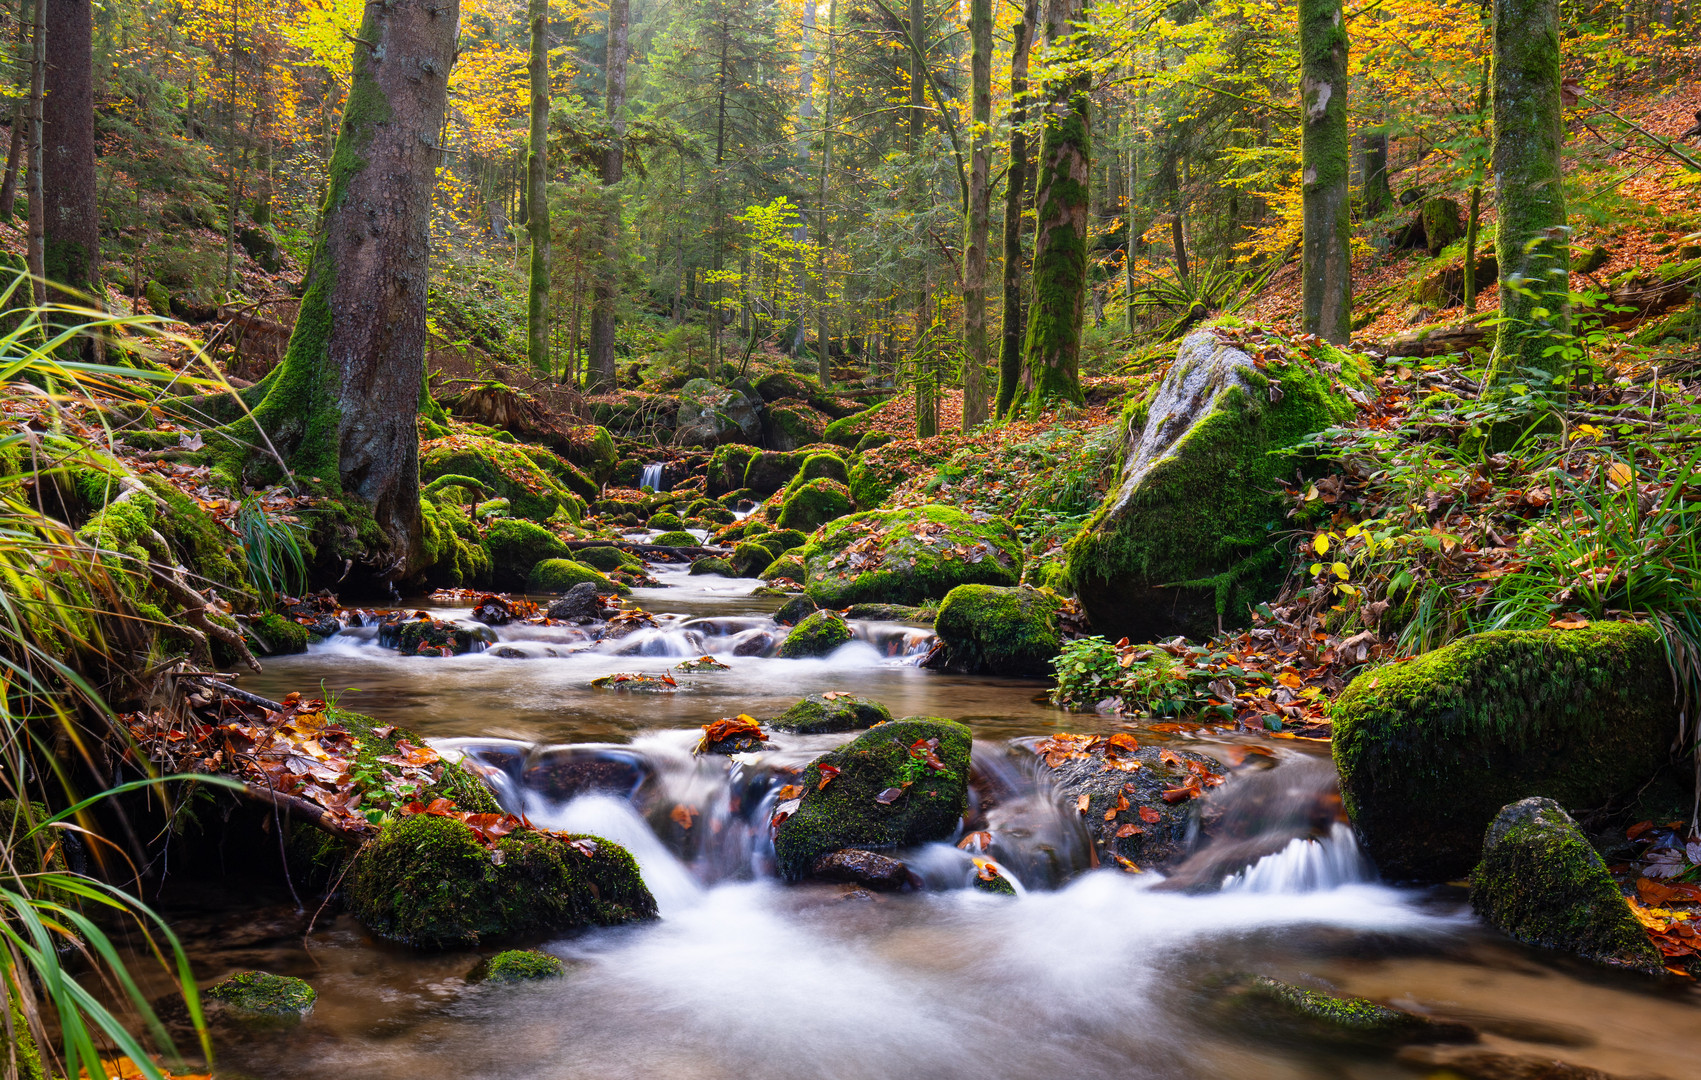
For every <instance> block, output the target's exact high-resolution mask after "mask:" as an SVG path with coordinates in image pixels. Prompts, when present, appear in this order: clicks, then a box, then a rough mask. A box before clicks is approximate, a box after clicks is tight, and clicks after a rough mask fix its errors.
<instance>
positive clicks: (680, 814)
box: [667, 803, 697, 829]
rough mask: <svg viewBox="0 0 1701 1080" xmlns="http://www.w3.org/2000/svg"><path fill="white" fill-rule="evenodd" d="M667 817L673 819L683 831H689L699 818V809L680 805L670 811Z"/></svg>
mask: <svg viewBox="0 0 1701 1080" xmlns="http://www.w3.org/2000/svg"><path fill="white" fill-rule="evenodd" d="M667 816H668V817H670V818H672V819H673V823H674V824H675V825H678V826H679V827H680V828H681V829H689V828H690V827H691V824H692V822H693V821H695V820H696V818H697V808H696V807H694V806H686V805H685V804H684V803H680V804H679V805H678V806H675V807H674V808H673V809H672V810H671V811H669V812H668V815H667Z"/></svg>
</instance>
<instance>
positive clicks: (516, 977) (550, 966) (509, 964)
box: [479, 949, 567, 983]
mask: <svg viewBox="0 0 1701 1080" xmlns="http://www.w3.org/2000/svg"><path fill="white" fill-rule="evenodd" d="M479 974H480V975H481V976H482V977H483V978H484V979H485V980H486V981H488V982H499V983H512V982H533V981H535V980H538V979H558V978H560V977H561V976H563V975H565V974H567V965H566V964H564V963H562V962H561V958H560V957H556V956H551V955H549V954H548V953H542V952H538V951H537V950H535V949H509V950H507V951H506V952H499V953H497V954H496V955H495V956H493V957H491V958H490V959H489V960H488V961H486V962H485V963H484V964H482V965H480V970H479Z"/></svg>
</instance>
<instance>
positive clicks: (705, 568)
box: [691, 555, 738, 577]
mask: <svg viewBox="0 0 1701 1080" xmlns="http://www.w3.org/2000/svg"><path fill="white" fill-rule="evenodd" d="M691 573H693V574H714V575H715V576H717V577H737V576H738V571H737V570H735V569H733V566H732V563H730V562H728V561H727V560H725V559H723V558H721V557H719V556H718V555H705V556H703V557H702V558H701V559H698V560H697V561H696V562H693V563H692V564H691Z"/></svg>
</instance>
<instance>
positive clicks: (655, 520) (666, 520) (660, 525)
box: [645, 511, 684, 532]
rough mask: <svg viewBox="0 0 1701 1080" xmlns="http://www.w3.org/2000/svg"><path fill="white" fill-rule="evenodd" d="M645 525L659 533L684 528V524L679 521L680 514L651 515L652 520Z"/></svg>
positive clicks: (665, 512) (663, 513)
mask: <svg viewBox="0 0 1701 1080" xmlns="http://www.w3.org/2000/svg"><path fill="white" fill-rule="evenodd" d="M645 524H647V525H648V526H649V527H650V528H652V529H655V530H656V531H657V532H672V531H674V530H677V529H679V528H680V527H681V526H683V525H684V522H682V521H680V520H679V515H678V514H673V513H669V512H667V511H663V512H662V513H659V514H651V515H650V520H649V521H648V522H646V523H645Z"/></svg>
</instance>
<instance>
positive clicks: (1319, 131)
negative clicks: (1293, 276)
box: [1299, 0, 1386, 345]
mask: <svg viewBox="0 0 1701 1080" xmlns="http://www.w3.org/2000/svg"><path fill="white" fill-rule="evenodd" d="M1299 56H1300V78H1299V94H1300V106H1301V108H1302V109H1303V111H1304V118H1303V126H1302V128H1301V131H1302V133H1303V136H1302V142H1301V151H1300V167H1301V169H1302V170H1303V173H1304V175H1303V177H1302V183H1303V184H1304V188H1303V198H1304V216H1305V242H1304V255H1303V263H1302V268H1301V269H1302V276H1301V281H1302V283H1303V285H1302V289H1303V292H1304V299H1303V302H1302V306H1303V309H1304V314H1303V319H1302V325H1303V326H1304V327H1305V332H1306V333H1308V334H1316V335H1317V336H1318V337H1321V338H1323V339H1324V340H1325V341H1332V342H1334V343H1336V344H1337V345H1341V344H1345V343H1346V341H1347V339H1348V338H1350V337H1351V336H1352V329H1353V327H1352V322H1353V318H1352V250H1351V245H1352V207H1351V204H1350V203H1349V201H1348V188H1347V183H1348V161H1349V157H1350V154H1351V149H1350V147H1351V140H1350V138H1349V137H1348V135H1347V28H1346V23H1345V21H1344V19H1343V17H1342V12H1341V0H1299ZM1384 156H1385V155H1384ZM1385 170H1386V166H1384V171H1385Z"/></svg>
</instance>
